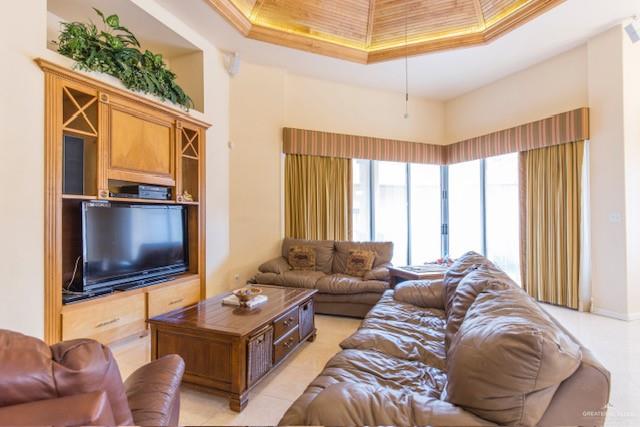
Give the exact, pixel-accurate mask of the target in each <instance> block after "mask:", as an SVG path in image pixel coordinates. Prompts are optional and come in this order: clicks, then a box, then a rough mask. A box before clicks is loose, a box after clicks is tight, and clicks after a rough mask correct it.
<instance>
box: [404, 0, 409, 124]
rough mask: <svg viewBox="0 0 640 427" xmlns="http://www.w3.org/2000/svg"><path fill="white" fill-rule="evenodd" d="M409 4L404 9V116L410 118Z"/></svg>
mask: <svg viewBox="0 0 640 427" xmlns="http://www.w3.org/2000/svg"><path fill="white" fill-rule="evenodd" d="M408 20H409V5H408V4H407V6H406V8H405V11H404V118H405V119H408V118H409V37H408V23H407V21H408Z"/></svg>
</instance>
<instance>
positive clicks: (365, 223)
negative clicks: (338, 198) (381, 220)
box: [352, 160, 371, 241]
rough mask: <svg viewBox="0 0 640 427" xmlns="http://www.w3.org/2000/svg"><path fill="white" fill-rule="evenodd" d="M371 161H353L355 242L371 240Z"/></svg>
mask: <svg viewBox="0 0 640 427" xmlns="http://www.w3.org/2000/svg"><path fill="white" fill-rule="evenodd" d="M370 167H371V161H370V160H354V161H353V172H352V173H353V201H352V204H353V206H352V209H353V212H352V215H353V240H356V241H367V240H371V180H370V173H369V172H370V171H369V168H370Z"/></svg>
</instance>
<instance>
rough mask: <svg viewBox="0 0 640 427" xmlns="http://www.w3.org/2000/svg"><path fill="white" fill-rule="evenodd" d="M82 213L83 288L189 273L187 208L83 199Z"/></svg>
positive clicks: (95, 287) (88, 288) (86, 289)
mask: <svg viewBox="0 0 640 427" xmlns="http://www.w3.org/2000/svg"><path fill="white" fill-rule="evenodd" d="M82 211H83V216H82V227H83V229H82V231H83V259H84V269H83V273H84V275H83V285H84V290H85V291H89V290H92V289H97V288H103V287H105V286H115V285H120V284H126V283H129V282H136V281H139V280H142V279H147V278H149V279H150V278H153V277H159V276H164V275H167V276H168V275H171V274H176V273H179V272H183V271H186V269H187V264H188V262H187V235H186V229H187V228H186V225H187V219H186V211H185V208H184V206H166V205H162V206H158V205H133V204H115V203H113V204H112V203H99V202H98V203H96V202H85V203H83V207H82Z"/></svg>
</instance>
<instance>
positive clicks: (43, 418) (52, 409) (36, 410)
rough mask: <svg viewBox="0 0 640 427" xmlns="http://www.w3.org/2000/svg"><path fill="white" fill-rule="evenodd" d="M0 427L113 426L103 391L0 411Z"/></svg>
mask: <svg viewBox="0 0 640 427" xmlns="http://www.w3.org/2000/svg"><path fill="white" fill-rule="evenodd" d="M0 425H3V426H9V425H13V426H33V425H47V426H55V427H61V426H64V427H72V426H89V425H93V426H99V425H103V426H105V425H106V426H110V425H115V421H114V418H113V412H112V410H111V405H110V404H109V399H108V398H107V394H106V393H105V392H104V391H94V392H91V393H83V394H76V395H73V396H65V397H58V398H55V399H47V400H37V401H35V402H28V403H22V404H20V405H13V406H5V407H3V408H0Z"/></svg>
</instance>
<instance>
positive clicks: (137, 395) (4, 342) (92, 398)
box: [0, 330, 184, 427]
mask: <svg viewBox="0 0 640 427" xmlns="http://www.w3.org/2000/svg"><path fill="white" fill-rule="evenodd" d="M183 373H184V361H183V360H182V359H181V358H180V357H179V356H177V355H170V356H165V357H163V358H161V359H158V360H155V361H153V362H151V363H149V364H147V365H145V366H143V367H141V368H140V369H138V370H137V371H136V372H134V373H133V374H132V375H131V376H130V377H129V378H128V379H127V381H126V382H124V383H123V381H122V378H121V377H120V371H119V370H118V366H117V364H116V361H115V359H114V357H113V355H112V353H111V351H110V350H109V348H108V347H105V346H103V345H101V344H100V343H98V342H96V341H93V340H88V339H81V340H73V341H66V342H62V343H59V344H55V345H53V346H51V347H49V346H47V345H46V344H45V343H44V342H42V341H41V340H39V339H36V338H32V337H28V336H25V335H22V334H19V333H16V332H11V331H7V330H0V425H14V426H15V425H52V426H65V427H66V426H81V425H140V426H152V425H153V426H163V425H177V424H178V418H179V414H180V382H181V381H182V375H183Z"/></svg>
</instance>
